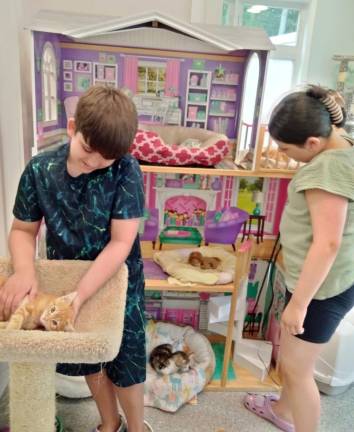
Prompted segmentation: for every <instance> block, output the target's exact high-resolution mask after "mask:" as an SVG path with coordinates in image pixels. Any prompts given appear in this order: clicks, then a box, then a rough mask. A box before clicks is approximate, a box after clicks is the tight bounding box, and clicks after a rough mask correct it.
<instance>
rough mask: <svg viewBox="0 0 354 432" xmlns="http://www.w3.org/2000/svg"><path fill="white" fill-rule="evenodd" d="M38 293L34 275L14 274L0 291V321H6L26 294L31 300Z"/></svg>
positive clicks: (30, 273)
mask: <svg viewBox="0 0 354 432" xmlns="http://www.w3.org/2000/svg"><path fill="white" fill-rule="evenodd" d="M37 292H38V281H37V278H36V274H35V273H34V272H33V273H32V272H29V273H27V272H26V273H25V272H24V273H14V274H12V275H11V276H10V277H9V279H8V280H7V281H6V282H5V284H4V285H3V286H2V287H1V289H0V321H7V320H8V319H9V318H10V315H11V314H12V313H13V312H14V311H15V310H16V309H17V308H18V306H19V305H20V303H21V302H22V300H23V299H24V297H25V296H26V295H27V294H28V295H29V299H30V300H33V299H34V298H35V297H36V295H37Z"/></svg>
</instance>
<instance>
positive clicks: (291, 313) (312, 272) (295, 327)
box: [282, 189, 348, 334]
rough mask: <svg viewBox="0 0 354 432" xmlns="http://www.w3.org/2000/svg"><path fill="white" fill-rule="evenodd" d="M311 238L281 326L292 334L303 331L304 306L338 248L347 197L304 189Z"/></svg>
mask: <svg viewBox="0 0 354 432" xmlns="http://www.w3.org/2000/svg"><path fill="white" fill-rule="evenodd" d="M305 193H306V201H307V204H308V207H309V210H310V215H311V225H312V230H313V239H312V243H311V246H310V248H309V250H308V253H307V256H306V258H305V262H304V265H303V268H302V271H301V274H300V277H299V280H298V282H297V284H296V287H295V290H294V293H293V295H292V297H291V300H290V302H289V304H288V306H287V307H286V309H285V311H284V313H283V316H282V326H283V327H284V328H285V329H286V330H287V331H288V332H289V333H291V334H299V333H301V332H302V331H303V322H304V318H305V315H306V311H307V307H308V305H309V303H310V301H311V300H312V298H313V297H314V295H315V294H316V292H317V291H318V289H319V288H320V286H321V284H322V283H323V282H324V280H325V279H326V277H327V275H328V273H329V271H330V269H331V267H332V265H333V263H334V260H335V259H336V256H337V253H338V250H339V248H340V245H341V242H342V237H343V231H344V227H345V222H346V218H347V211H348V199H347V198H345V197H342V196H339V195H334V194H332V193H330V192H326V191H324V190H320V189H310V190H307V191H306V192H305Z"/></svg>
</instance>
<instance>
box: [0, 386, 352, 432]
mask: <svg viewBox="0 0 354 432" xmlns="http://www.w3.org/2000/svg"><path fill="white" fill-rule="evenodd" d="M6 393H7V392H5V394H4V396H3V398H2V399H0V426H2V425H4V423H5V420H6V415H7V413H8V405H7V394H6ZM243 396H244V393H240V392H203V393H202V394H200V395H199V397H198V404H197V405H186V406H184V407H183V408H181V409H180V410H179V411H178V412H177V413H175V414H169V413H165V412H162V411H159V410H157V409H154V408H146V416H145V417H146V419H147V420H148V421H149V422H150V423H151V425H152V426H153V428H154V432H181V431H183V432H239V431H242V432H273V431H274V432H276V431H277V430H278V429H276V428H274V427H273V426H272V425H270V424H269V423H267V422H265V421H264V420H262V419H259V418H257V417H256V416H255V415H253V414H252V413H250V412H248V411H247V410H246V409H245V408H243V406H242V398H243ZM57 407H58V414H59V415H60V416H61V418H62V420H63V422H64V425H65V431H66V432H90V431H91V430H92V429H93V428H94V427H95V426H96V424H97V423H98V415H97V412H96V408H95V405H94V402H93V401H92V400H91V399H81V400H73V399H63V398H58V400H57ZM353 410H354V387H352V388H351V389H350V390H348V391H347V392H346V393H343V394H341V395H338V396H322V418H321V427H320V429H319V432H352V431H353V430H354V427H353V418H354V417H353Z"/></svg>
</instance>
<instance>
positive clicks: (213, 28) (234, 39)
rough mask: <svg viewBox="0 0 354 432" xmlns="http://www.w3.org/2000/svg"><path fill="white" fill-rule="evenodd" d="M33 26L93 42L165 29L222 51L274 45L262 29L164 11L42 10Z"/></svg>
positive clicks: (112, 42)
mask: <svg viewBox="0 0 354 432" xmlns="http://www.w3.org/2000/svg"><path fill="white" fill-rule="evenodd" d="M29 27H30V28H31V29H32V30H38V31H46V32H52V33H61V34H64V35H66V36H68V37H70V38H73V39H75V40H77V41H81V42H91V43H93V42H95V41H96V42H97V43H110V44H115V45H121V44H122V41H121V39H123V40H124V37H125V39H127V37H126V36H127V35H128V36H129V37H128V39H132V37H131V36H132V35H133V36H137V35H140V36H141V35H142V34H144V33H145V34H146V32H147V31H150V33H152V32H153V31H155V30H157V32H156V33H158V32H160V33H162V30H163V31H164V33H165V34H166V33H167V32H169V33H171V36H172V33H174V34H175V35H176V33H177V34H179V35H182V36H184V37H188V38H189V39H192V40H196V41H201V42H203V43H205V44H206V45H208V46H209V47H213V49H216V50H217V51H221V52H232V51H236V50H243V49H251V50H265V51H268V50H271V49H273V48H274V46H273V44H272V43H271V41H270V39H269V38H268V36H267V35H266V33H265V32H264V31H263V30H262V29H255V28H248V27H241V26H239V27H231V26H218V25H210V24H201V23H188V22H186V21H181V20H178V19H176V18H173V17H171V16H168V15H166V14H161V13H160V12H145V13H142V14H139V15H134V16H128V17H115V18H112V17H107V16H92V15H81V14H80V15H79V14H72V13H71V14H68V13H65V12H52V11H45V10H42V11H39V13H38V14H37V16H36V17H35V20H34V22H33V23H31V24H30V25H29ZM121 36H122V37H121ZM133 39H134V38H133ZM139 39H140V46H142V45H141V41H142V40H144V39H145V38H139ZM146 47H147V46H146ZM149 47H151V46H149Z"/></svg>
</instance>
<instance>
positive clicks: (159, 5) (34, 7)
mask: <svg viewBox="0 0 354 432" xmlns="http://www.w3.org/2000/svg"><path fill="white" fill-rule="evenodd" d="M213 1H214V0H213ZM24 6H25V8H26V11H27V14H28V15H29V16H31V15H33V14H35V13H36V12H37V11H38V10H39V9H46V10H56V11H65V12H73V13H79V14H81V13H84V14H90V15H107V16H110V15H112V16H128V15H135V14H139V13H143V12H147V11H158V12H161V13H166V14H169V15H171V16H173V17H175V18H177V19H181V20H186V21H190V16H191V0H178V1H169V0H24Z"/></svg>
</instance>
